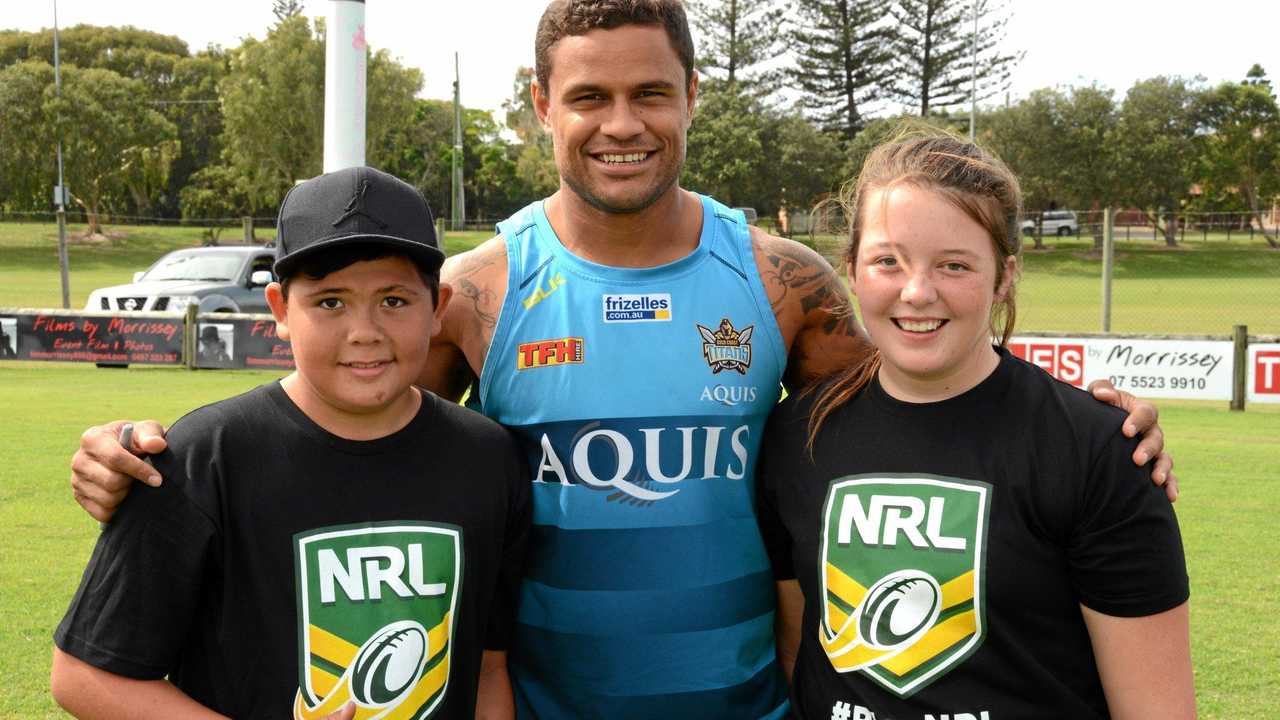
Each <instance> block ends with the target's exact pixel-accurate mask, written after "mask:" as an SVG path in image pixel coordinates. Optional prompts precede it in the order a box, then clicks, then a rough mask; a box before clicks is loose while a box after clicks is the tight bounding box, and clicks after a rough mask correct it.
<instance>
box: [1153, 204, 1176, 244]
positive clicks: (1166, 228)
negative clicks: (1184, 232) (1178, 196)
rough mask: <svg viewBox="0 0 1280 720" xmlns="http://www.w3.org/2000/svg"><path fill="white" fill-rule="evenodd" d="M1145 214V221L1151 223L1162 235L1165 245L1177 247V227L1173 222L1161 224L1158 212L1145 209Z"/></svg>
mask: <svg viewBox="0 0 1280 720" xmlns="http://www.w3.org/2000/svg"><path fill="white" fill-rule="evenodd" d="M1146 216H1147V222H1149V223H1151V226H1152V227H1154V228H1155V229H1156V230H1158V231H1159V232H1160V233H1161V234H1163V235H1164V244H1165V247H1178V229H1177V227H1175V226H1174V223H1173V222H1166V223H1165V224H1163V225H1161V224H1160V213H1153V212H1151V211H1147V212H1146Z"/></svg>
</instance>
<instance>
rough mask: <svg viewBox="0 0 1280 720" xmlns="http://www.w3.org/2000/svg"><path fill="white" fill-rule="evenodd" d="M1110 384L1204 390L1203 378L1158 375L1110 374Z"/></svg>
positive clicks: (1120, 386) (1136, 387)
mask: <svg viewBox="0 0 1280 720" xmlns="http://www.w3.org/2000/svg"><path fill="white" fill-rule="evenodd" d="M1107 379H1108V380H1110V381H1111V384H1112V385H1115V386H1116V387H1117V388H1121V389H1128V390H1165V389H1168V390H1204V389H1205V388H1206V387H1207V386H1208V383H1206V382H1205V379H1204V378H1194V377H1162V376H1160V375H1110V376H1108V377H1107Z"/></svg>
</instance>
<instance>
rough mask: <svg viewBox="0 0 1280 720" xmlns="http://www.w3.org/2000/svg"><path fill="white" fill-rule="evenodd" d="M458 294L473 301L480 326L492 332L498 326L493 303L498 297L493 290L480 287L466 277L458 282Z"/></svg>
mask: <svg viewBox="0 0 1280 720" xmlns="http://www.w3.org/2000/svg"><path fill="white" fill-rule="evenodd" d="M457 283H458V294H460V295H462V297H464V298H466V299H468V300H470V301H471V304H472V305H474V306H475V309H476V319H478V320H479V321H480V325H481V326H483V327H486V328H488V329H490V330H492V329H493V328H494V327H496V326H497V325H498V318H497V317H496V316H495V315H494V314H493V308H492V306H493V303H494V301H495V300H496V299H497V295H496V294H494V292H493V291H492V290H488V289H485V288H482V287H479V286H478V285H476V284H475V283H473V282H471V281H470V280H468V279H467V278H466V277H461V278H459V279H458V280H457Z"/></svg>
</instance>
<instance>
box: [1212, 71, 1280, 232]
mask: <svg viewBox="0 0 1280 720" xmlns="http://www.w3.org/2000/svg"><path fill="white" fill-rule="evenodd" d="M1259 69H1260V68H1259ZM1259 79H1261V78H1259ZM1195 116H1196V124H1197V128H1198V130H1199V132H1198V133H1197V136H1196V145H1197V147H1198V149H1199V153H1198V155H1199V163H1198V165H1197V170H1198V175H1199V178H1200V180H1201V184H1202V185H1203V187H1204V190H1205V192H1206V193H1210V194H1212V193H1221V192H1226V191H1232V192H1236V193H1239V194H1240V195H1242V196H1244V199H1245V201H1246V203H1247V204H1248V207H1249V212H1250V214H1251V215H1252V216H1253V222H1255V223H1257V225H1258V227H1260V228H1261V229H1262V232H1263V237H1264V238H1265V239H1266V241H1267V244H1268V245H1270V246H1271V247H1273V248H1276V247H1280V243H1277V242H1276V237H1275V236H1274V234H1273V233H1271V232H1268V231H1267V229H1266V225H1265V224H1263V221H1262V207H1261V204H1262V203H1261V200H1262V199H1263V198H1267V197H1272V196H1274V195H1276V194H1277V193H1280V109H1278V108H1277V107H1276V98H1275V96H1274V95H1272V94H1271V88H1270V85H1269V84H1266V83H1264V82H1253V83H1249V82H1245V83H1230V82H1227V83H1223V84H1221V85H1219V86H1218V87H1216V88H1213V89H1211V90H1208V91H1206V92H1205V93H1203V94H1202V95H1201V96H1200V97H1199V98H1198V102H1197V103H1196V107H1195Z"/></svg>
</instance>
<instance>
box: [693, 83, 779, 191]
mask: <svg viewBox="0 0 1280 720" xmlns="http://www.w3.org/2000/svg"><path fill="white" fill-rule="evenodd" d="M763 129H764V121H763V117H762V109H761V107H760V103H759V101H758V100H755V99H753V98H752V97H751V96H749V95H747V94H746V93H745V92H744V91H743V90H742V87H741V86H740V85H738V84H737V83H728V82H723V83H718V82H715V81H714V80H712V81H708V82H706V83H705V84H704V85H703V86H702V88H701V92H700V93H699V97H698V113H697V117H696V119H695V120H694V122H693V124H692V125H691V126H690V127H689V144H688V147H687V154H686V159H685V164H684V174H683V176H682V177H681V185H682V186H684V187H687V188H689V189H690V190H695V191H697V192H700V193H705V194H707V195H712V196H714V197H715V198H716V199H718V200H719V201H720V202H723V203H725V204H726V205H730V206H754V204H755V202H756V198H758V197H759V196H760V189H761V185H762V179H763V175H764V154H763V146H762V145H761V143H760V134H761V132H762V131H763Z"/></svg>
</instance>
